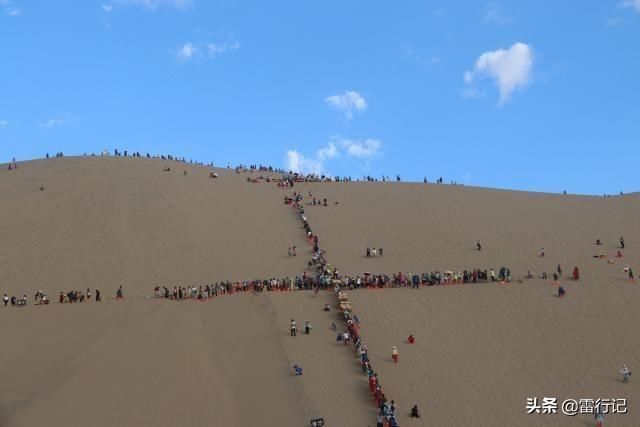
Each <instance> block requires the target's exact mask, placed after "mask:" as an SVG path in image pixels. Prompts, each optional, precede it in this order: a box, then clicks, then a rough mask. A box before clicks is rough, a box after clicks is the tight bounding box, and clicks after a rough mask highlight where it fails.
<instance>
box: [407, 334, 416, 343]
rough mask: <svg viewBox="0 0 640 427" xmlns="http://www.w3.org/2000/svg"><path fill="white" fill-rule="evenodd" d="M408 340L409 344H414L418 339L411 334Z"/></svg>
mask: <svg viewBox="0 0 640 427" xmlns="http://www.w3.org/2000/svg"><path fill="white" fill-rule="evenodd" d="M407 342H408V343H409V344H413V343H414V342H416V339H415V338H414V337H413V335H409V338H407Z"/></svg>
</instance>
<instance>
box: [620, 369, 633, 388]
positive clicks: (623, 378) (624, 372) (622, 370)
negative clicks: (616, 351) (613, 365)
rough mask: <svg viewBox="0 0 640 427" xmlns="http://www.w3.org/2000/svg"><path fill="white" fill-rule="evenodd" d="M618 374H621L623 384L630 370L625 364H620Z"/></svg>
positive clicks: (627, 378)
mask: <svg viewBox="0 0 640 427" xmlns="http://www.w3.org/2000/svg"><path fill="white" fill-rule="evenodd" d="M620 374H622V382H623V383H625V384H626V383H628V382H629V377H630V376H631V371H630V370H629V368H627V365H622V368H620Z"/></svg>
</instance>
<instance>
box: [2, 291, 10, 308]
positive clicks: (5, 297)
mask: <svg viewBox="0 0 640 427" xmlns="http://www.w3.org/2000/svg"><path fill="white" fill-rule="evenodd" d="M2 302H3V303H4V306H5V307H6V306H7V304H9V297H8V296H7V294H4V296H3V297H2Z"/></svg>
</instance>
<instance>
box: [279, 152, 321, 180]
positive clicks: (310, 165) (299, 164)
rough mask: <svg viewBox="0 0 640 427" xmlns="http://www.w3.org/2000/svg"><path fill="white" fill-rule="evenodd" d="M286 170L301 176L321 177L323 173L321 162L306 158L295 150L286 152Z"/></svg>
mask: <svg viewBox="0 0 640 427" xmlns="http://www.w3.org/2000/svg"><path fill="white" fill-rule="evenodd" d="M287 169H288V170H290V171H292V172H297V173H303V174H309V173H314V174H316V175H322V174H323V173H324V165H323V163H322V161H321V160H319V159H312V158H307V157H305V156H304V155H303V154H302V153H300V152H298V151H297V150H289V151H287Z"/></svg>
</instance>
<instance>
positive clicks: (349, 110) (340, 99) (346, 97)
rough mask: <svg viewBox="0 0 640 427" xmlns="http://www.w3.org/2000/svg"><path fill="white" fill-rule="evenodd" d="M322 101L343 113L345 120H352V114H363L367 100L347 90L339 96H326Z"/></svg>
mask: <svg viewBox="0 0 640 427" xmlns="http://www.w3.org/2000/svg"><path fill="white" fill-rule="evenodd" d="M324 101H325V102H326V103H327V105H329V106H330V107H332V108H334V109H336V110H338V111H340V112H341V113H343V114H344V115H345V117H346V118H347V119H352V118H353V113H354V112H356V111H357V112H363V111H364V110H366V109H367V100H366V99H364V97H363V96H362V95H360V94H359V93H358V92H356V91H353V90H347V91H345V92H344V93H342V94H339V95H332V96H328V97H326V98H325V99H324Z"/></svg>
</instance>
